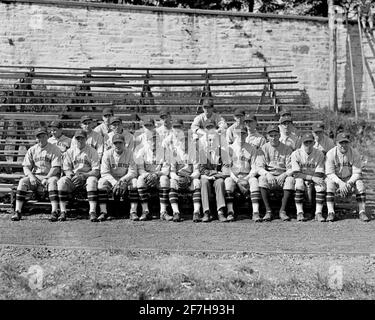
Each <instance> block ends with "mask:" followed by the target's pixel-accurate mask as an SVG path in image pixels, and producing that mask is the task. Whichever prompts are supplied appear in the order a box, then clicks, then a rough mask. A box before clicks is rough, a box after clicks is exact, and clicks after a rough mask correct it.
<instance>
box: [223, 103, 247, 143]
mask: <svg viewBox="0 0 375 320" xmlns="http://www.w3.org/2000/svg"><path fill="white" fill-rule="evenodd" d="M233 117H234V123H233V124H232V125H231V126H230V127H229V128H228V130H227V132H226V139H227V143H228V145H231V144H232V143H233V142H234V140H235V139H236V138H237V137H238V136H240V132H241V129H243V128H245V123H244V118H245V110H243V109H239V108H238V109H236V110H235V111H234V114H233Z"/></svg>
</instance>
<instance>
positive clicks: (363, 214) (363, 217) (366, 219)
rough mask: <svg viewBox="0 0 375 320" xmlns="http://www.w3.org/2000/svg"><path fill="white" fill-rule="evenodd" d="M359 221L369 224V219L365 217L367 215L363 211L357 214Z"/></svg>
mask: <svg viewBox="0 0 375 320" xmlns="http://www.w3.org/2000/svg"><path fill="white" fill-rule="evenodd" d="M359 219H361V220H362V221H363V222H369V221H370V218H369V217H368V216H367V214H366V212H365V211H364V210H362V211H360V212H359Z"/></svg>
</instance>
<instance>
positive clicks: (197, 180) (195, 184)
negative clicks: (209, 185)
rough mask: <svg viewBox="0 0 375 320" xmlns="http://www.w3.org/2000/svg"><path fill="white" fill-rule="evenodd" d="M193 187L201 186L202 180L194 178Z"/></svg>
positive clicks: (198, 187)
mask: <svg viewBox="0 0 375 320" xmlns="http://www.w3.org/2000/svg"><path fill="white" fill-rule="evenodd" d="M193 188H194V190H195V189H200V188H201V182H200V180H199V179H193Z"/></svg>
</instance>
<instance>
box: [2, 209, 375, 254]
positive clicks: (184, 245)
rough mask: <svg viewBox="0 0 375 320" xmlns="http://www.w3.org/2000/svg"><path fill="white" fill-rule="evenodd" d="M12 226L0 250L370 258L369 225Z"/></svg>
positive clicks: (41, 222)
mask: <svg viewBox="0 0 375 320" xmlns="http://www.w3.org/2000/svg"><path fill="white" fill-rule="evenodd" d="M26 219H27V220H23V221H20V222H18V223H14V222H11V221H9V216H8V215H1V216H0V245H31V246H56V247H66V248H72V247H83V248H85V247H88V248H114V249H124V250H127V249H129V250H134V249H147V250H148V249H152V250H172V251H195V250H202V251H218V252H227V251H246V252H264V253H265V252H270V253H271V252H275V253H276V252H278V253H353V254H375V221H372V222H370V223H363V222H361V221H359V220H358V219H347V220H342V221H338V222H336V223H330V224H329V223H324V224H319V223H317V222H314V221H309V222H306V223H297V222H294V221H292V222H289V223H283V222H281V221H278V220H276V221H273V222H271V223H267V224H266V223H262V224H255V223H254V222H252V221H250V220H241V221H237V222H235V223H231V224H221V223H219V222H216V221H215V222H212V223H209V224H202V223H200V224H195V223H193V222H192V221H191V220H188V221H184V222H182V223H167V222H162V221H157V220H155V221H148V222H131V221H129V220H128V219H121V220H116V221H110V222H106V223H100V224H93V223H91V222H89V221H88V220H72V221H67V222H65V223H51V222H49V221H47V220H46V219H47V217H46V216H41V215H33V216H29V217H27V218H26Z"/></svg>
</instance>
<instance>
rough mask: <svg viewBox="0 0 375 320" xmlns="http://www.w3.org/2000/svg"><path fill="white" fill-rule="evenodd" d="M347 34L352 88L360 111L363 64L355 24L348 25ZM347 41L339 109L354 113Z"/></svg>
mask: <svg viewBox="0 0 375 320" xmlns="http://www.w3.org/2000/svg"><path fill="white" fill-rule="evenodd" d="M349 36H350V42H351V54H352V59H353V75H354V90H355V96H356V101H357V108H358V111H360V107H361V101H362V91H363V85H364V83H363V72H364V66H363V62H362V55H361V42H360V37H359V30H358V26H357V24H355V25H349ZM349 50H350V47H349V41H346V52H347V55H346V67H345V90H344V92H343V97H342V102H341V106H339V110H340V111H341V112H344V113H354V112H355V111H354V94H353V85H352V71H351V64H350V55H349Z"/></svg>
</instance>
